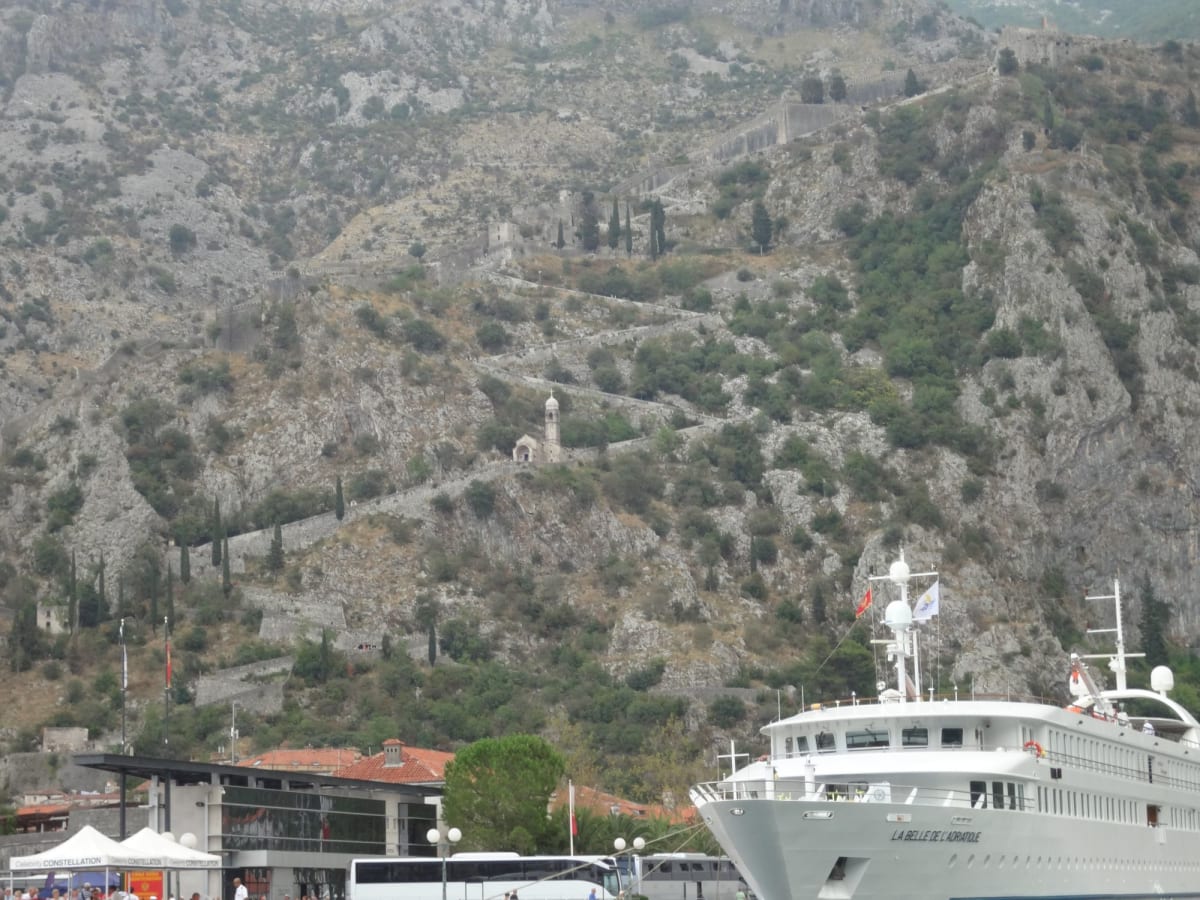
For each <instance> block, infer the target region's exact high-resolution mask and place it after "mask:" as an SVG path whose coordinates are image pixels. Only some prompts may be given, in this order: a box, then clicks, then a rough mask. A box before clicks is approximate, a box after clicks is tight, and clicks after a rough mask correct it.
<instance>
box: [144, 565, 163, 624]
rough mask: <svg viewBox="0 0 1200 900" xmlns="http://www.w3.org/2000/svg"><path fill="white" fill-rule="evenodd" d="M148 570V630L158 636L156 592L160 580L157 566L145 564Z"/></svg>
mask: <svg viewBox="0 0 1200 900" xmlns="http://www.w3.org/2000/svg"><path fill="white" fill-rule="evenodd" d="M147 568H148V569H149V570H150V630H151V631H153V632H154V633H155V634H158V590H159V582H160V581H161V580H162V579H161V578H160V577H159V574H158V565H157V564H149V563H148V564H147Z"/></svg>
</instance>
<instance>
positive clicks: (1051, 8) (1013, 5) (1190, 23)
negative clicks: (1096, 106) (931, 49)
mask: <svg viewBox="0 0 1200 900" xmlns="http://www.w3.org/2000/svg"><path fill="white" fill-rule="evenodd" d="M947 6H949V7H950V8H951V9H953V10H954V11H955V12H957V13H959V14H961V15H964V16H969V17H971V18H972V19H975V20H976V21H978V22H980V23H982V24H983V25H985V26H987V27H988V28H998V27H1001V26H1004V25H1018V26H1021V27H1024V28H1040V27H1042V24H1043V23H1049V24H1050V25H1051V26H1052V27H1055V28H1057V29H1059V30H1061V31H1067V32H1072V33H1075V34H1091V35H1096V36H1099V37H1108V38H1129V39H1130V40H1135V41H1166V40H1177V41H1187V40H1195V39H1196V37H1197V36H1198V35H1200V10H1198V9H1196V5H1195V4H1194V3H1190V2H1188V0H1148V2H1147V0H1068V2H1060V0H1054V2H1049V0H949V2H948V3H947Z"/></svg>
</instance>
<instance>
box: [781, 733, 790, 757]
mask: <svg viewBox="0 0 1200 900" xmlns="http://www.w3.org/2000/svg"><path fill="white" fill-rule="evenodd" d="M783 755H784V756H785V757H787V756H791V755H792V739H791V738H790V737H785V738H784V739H783Z"/></svg>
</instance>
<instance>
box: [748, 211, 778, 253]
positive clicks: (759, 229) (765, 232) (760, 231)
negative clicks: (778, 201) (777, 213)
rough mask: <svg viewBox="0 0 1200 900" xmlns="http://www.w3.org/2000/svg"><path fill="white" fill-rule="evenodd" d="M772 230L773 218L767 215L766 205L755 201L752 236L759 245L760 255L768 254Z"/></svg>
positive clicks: (751, 226) (751, 225) (751, 223)
mask: <svg viewBox="0 0 1200 900" xmlns="http://www.w3.org/2000/svg"><path fill="white" fill-rule="evenodd" d="M772 228H773V225H772V222H771V216H770V214H768V213H767V207H766V204H765V203H763V202H762V201H761V200H755V201H754V213H753V215H752V218H751V221H750V234H751V237H753V239H754V243H756V244H757V245H758V252H759V254H763V253H766V252H767V247H768V246H770V244H771V231H772Z"/></svg>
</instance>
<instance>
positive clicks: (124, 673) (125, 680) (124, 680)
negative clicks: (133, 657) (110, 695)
mask: <svg viewBox="0 0 1200 900" xmlns="http://www.w3.org/2000/svg"><path fill="white" fill-rule="evenodd" d="M128 689H129V651H128V650H127V649H126V648H125V620H124V619H122V620H121V690H123V691H125V690H128Z"/></svg>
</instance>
